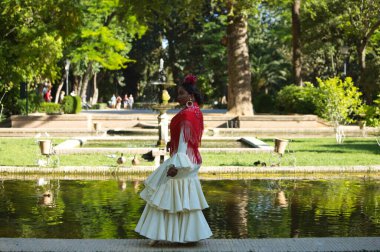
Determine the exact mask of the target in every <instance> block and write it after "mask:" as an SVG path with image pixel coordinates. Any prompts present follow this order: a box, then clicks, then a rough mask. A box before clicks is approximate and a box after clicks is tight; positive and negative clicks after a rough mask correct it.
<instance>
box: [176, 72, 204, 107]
mask: <svg viewBox="0 0 380 252" xmlns="http://www.w3.org/2000/svg"><path fill="white" fill-rule="evenodd" d="M196 82H197V77H195V76H194V75H187V76H186V77H185V79H184V80H183V82H182V84H181V87H183V88H184V89H185V90H186V91H187V92H188V93H189V94H192V95H194V99H195V101H196V102H197V103H198V104H199V105H202V104H203V96H202V94H201V92H200V91H199V90H198V88H197V86H196Z"/></svg>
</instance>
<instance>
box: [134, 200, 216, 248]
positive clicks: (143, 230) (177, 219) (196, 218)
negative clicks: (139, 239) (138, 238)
mask: <svg viewBox="0 0 380 252" xmlns="http://www.w3.org/2000/svg"><path fill="white" fill-rule="evenodd" d="M135 231H136V232H138V233H140V234H141V235H143V236H145V237H147V238H150V239H152V240H161V241H170V242H182V243H185V242H194V241H199V240H203V239H207V238H209V237H210V236H211V235H212V232H211V230H210V228H209V227H208V224H207V221H206V219H205V217H204V216H203V213H202V211H191V212H182V213H174V214H173V213H169V212H167V211H161V210H158V209H156V208H154V207H152V206H150V205H148V204H147V205H146V206H145V209H144V212H143V214H142V215H141V218H140V221H139V223H138V224H137V226H136V229H135Z"/></svg>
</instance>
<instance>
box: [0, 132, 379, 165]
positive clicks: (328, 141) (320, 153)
mask: <svg viewBox="0 0 380 252" xmlns="http://www.w3.org/2000/svg"><path fill="white" fill-rule="evenodd" d="M64 140H65V139H61V138H59V139H54V143H55V144H58V143H60V142H62V141H64ZM261 140H263V141H264V142H267V143H269V144H272V145H273V143H272V140H271V139H261ZM289 148H290V150H292V151H294V154H292V155H293V156H292V155H289V154H285V156H284V158H283V159H282V160H281V165H285V166H286V165H290V164H291V163H292V160H293V159H292V158H291V157H295V158H296V164H297V166H331V165H339V166H352V165H380V155H379V154H380V147H379V146H378V144H377V142H376V139H375V138H374V137H368V138H346V139H345V141H344V143H343V144H337V143H336V142H335V139H334V138H307V139H306V138H300V139H294V140H293V141H292V142H291V143H290V145H289ZM119 155H120V153H105V154H104V153H102V154H70V155H60V164H61V166H82V165H83V166H114V165H115V164H116V158H117V157H118V156H119ZM39 157H41V156H40V150H39V149H38V146H37V144H36V141H35V139H34V138H2V139H1V140H0V165H7V166H8V165H9V166H36V164H37V162H36V161H37V159H38V158H39ZM126 157H127V158H128V159H130V160H132V158H133V156H131V155H129V156H128V155H127V156H126ZM202 157H203V165H204V166H230V165H233V166H235V165H238V166H252V165H253V163H254V162H256V161H258V160H260V161H261V162H265V163H267V164H269V159H270V154H268V153H267V154H264V153H260V154H252V153H243V152H240V153H226V152H220V153H203V154H202ZM140 160H141V165H154V164H153V162H148V161H144V160H143V159H142V158H140ZM272 160H273V159H272ZM128 164H129V163H127V165H128Z"/></svg>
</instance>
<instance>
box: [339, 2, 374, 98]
mask: <svg viewBox="0 0 380 252" xmlns="http://www.w3.org/2000/svg"><path fill="white" fill-rule="evenodd" d="M344 5H345V8H344V10H345V11H344V13H343V15H342V16H341V27H342V29H343V31H344V34H345V36H346V39H347V40H348V41H352V42H353V43H354V45H355V47H356V52H357V57H358V62H359V69H360V77H359V81H358V83H359V85H361V86H363V87H364V89H365V88H366V86H369V85H371V83H364V82H363V81H364V79H365V76H364V75H365V74H366V49H367V46H368V44H369V43H370V39H371V37H372V36H373V35H374V34H375V32H376V31H378V30H379V27H380V15H379V13H380V2H379V1H376V0H361V1H360V3H359V4H358V1H355V0H350V1H346V2H345V3H344ZM365 95H366V97H367V100H368V101H369V102H371V101H372V94H369V93H368V92H366V93H365Z"/></svg>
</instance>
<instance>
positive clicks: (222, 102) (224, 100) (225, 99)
mask: <svg viewBox="0 0 380 252" xmlns="http://www.w3.org/2000/svg"><path fill="white" fill-rule="evenodd" d="M220 103H221V104H223V105H225V104H227V98H226V96H225V95H223V97H222V99H221V101H220Z"/></svg>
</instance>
